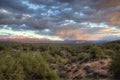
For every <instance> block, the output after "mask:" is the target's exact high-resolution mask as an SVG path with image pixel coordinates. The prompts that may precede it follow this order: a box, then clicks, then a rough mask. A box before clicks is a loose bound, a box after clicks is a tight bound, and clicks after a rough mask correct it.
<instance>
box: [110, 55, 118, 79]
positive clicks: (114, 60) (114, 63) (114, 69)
mask: <svg viewBox="0 0 120 80" xmlns="http://www.w3.org/2000/svg"><path fill="white" fill-rule="evenodd" d="M109 71H111V72H113V74H114V76H115V78H119V79H120V53H118V54H114V56H113V57H112V61H111V63H110V66H109Z"/></svg>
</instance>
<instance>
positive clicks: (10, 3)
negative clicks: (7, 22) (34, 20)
mask: <svg viewBox="0 0 120 80" xmlns="http://www.w3.org/2000/svg"><path fill="white" fill-rule="evenodd" d="M0 8H5V9H10V10H13V11H14V12H22V13H23V12H26V13H29V12H32V10H31V9H29V8H28V6H26V5H24V4H22V0H1V1H0Z"/></svg>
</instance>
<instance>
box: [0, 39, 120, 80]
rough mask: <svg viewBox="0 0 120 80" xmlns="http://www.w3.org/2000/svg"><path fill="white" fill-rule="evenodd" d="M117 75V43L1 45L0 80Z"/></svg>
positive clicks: (119, 60) (119, 54)
mask: <svg viewBox="0 0 120 80" xmlns="http://www.w3.org/2000/svg"><path fill="white" fill-rule="evenodd" d="M119 76H120V41H114V42H108V43H103V44H50V43H40V44H27V43H12V42H1V43H0V80H99V79H101V80H102V79H103V80H111V79H112V78H113V79H115V80H116V79H118V80H119V79H120V77H119Z"/></svg>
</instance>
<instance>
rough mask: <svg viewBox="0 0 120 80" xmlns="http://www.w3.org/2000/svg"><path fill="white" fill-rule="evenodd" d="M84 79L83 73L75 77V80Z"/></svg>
mask: <svg viewBox="0 0 120 80" xmlns="http://www.w3.org/2000/svg"><path fill="white" fill-rule="evenodd" d="M82 79H83V77H82V76H81V75H79V76H76V77H74V78H73V80H82Z"/></svg>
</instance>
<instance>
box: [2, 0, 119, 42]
mask: <svg viewBox="0 0 120 80" xmlns="http://www.w3.org/2000/svg"><path fill="white" fill-rule="evenodd" d="M12 37H13V38H15V37H17V38H19V37H28V38H38V39H49V40H60V41H63V40H120V0H0V38H1V39H2V38H12Z"/></svg>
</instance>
